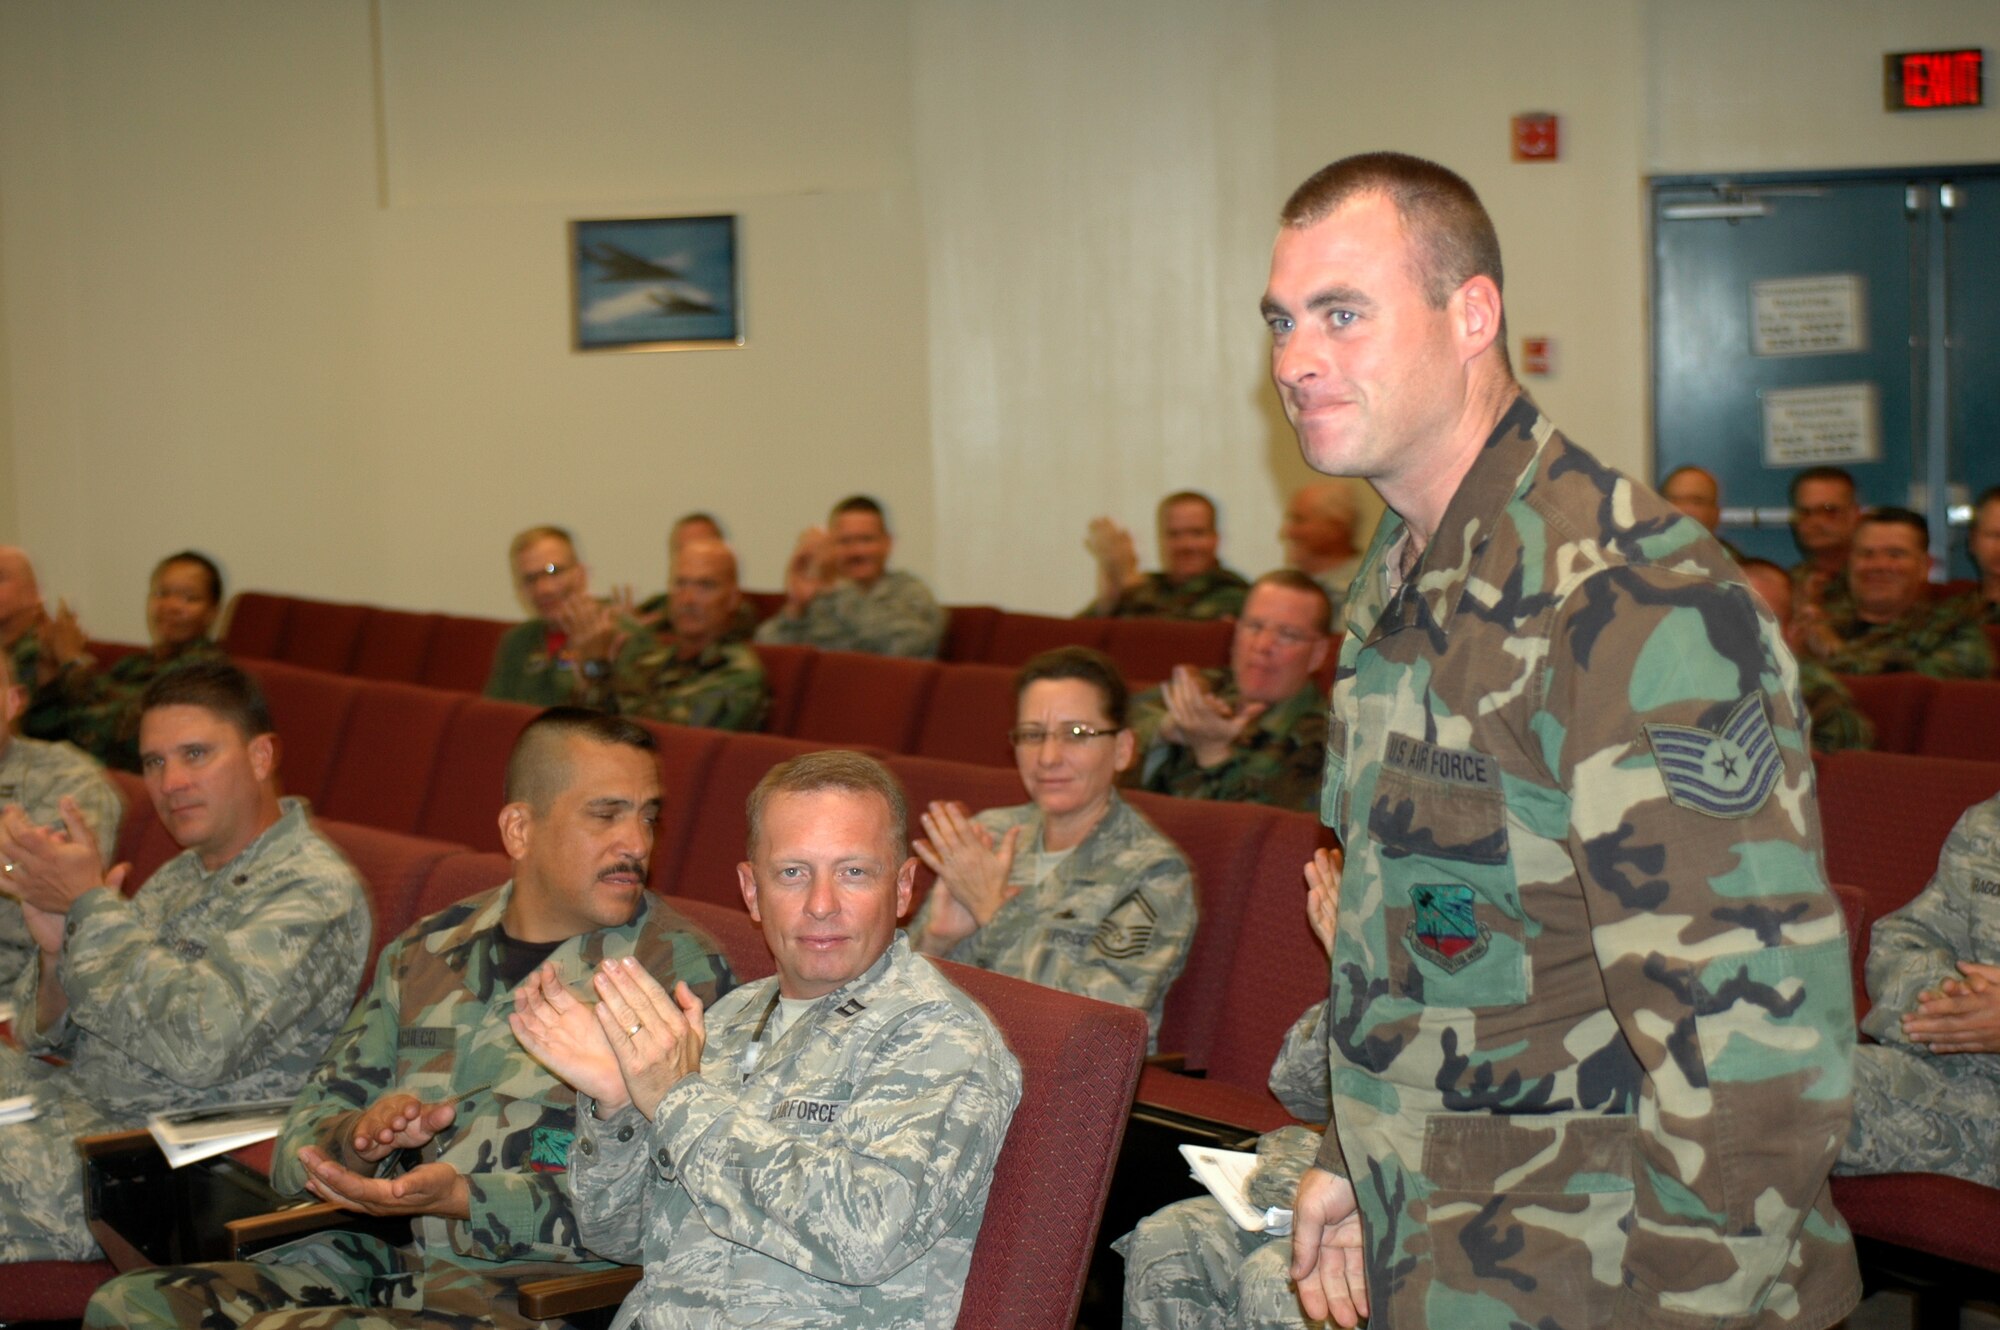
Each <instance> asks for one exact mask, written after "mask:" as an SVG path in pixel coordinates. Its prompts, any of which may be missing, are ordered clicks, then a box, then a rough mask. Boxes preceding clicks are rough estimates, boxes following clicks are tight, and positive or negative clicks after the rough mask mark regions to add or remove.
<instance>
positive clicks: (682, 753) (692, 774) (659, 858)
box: [641, 720, 730, 893]
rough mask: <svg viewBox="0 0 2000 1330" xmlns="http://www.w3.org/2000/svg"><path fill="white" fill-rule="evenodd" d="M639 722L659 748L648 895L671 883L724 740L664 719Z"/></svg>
mask: <svg viewBox="0 0 2000 1330" xmlns="http://www.w3.org/2000/svg"><path fill="white" fill-rule="evenodd" d="M641 724H643V725H644V726H645V727H646V729H647V730H648V731H649V732H650V733H651V734H652V736H653V739H654V741H655V742H656V743H658V744H659V745H660V756H659V762H660V820H659V823H658V825H656V826H655V827H654V829H653V861H652V863H651V864H650V865H649V866H648V874H649V879H648V880H649V882H650V884H651V886H652V888H653V890H654V891H658V892H661V893H664V892H665V891H666V884H667V883H669V882H672V881H674V875H675V873H676V872H677V871H678V869H679V866H680V861H681V856H682V854H683V852H684V849H685V846H686V844H687V839H688V837H689V836H692V835H694V834H695V820H694V819H695V812H696V809H697V808H698V807H699V806H700V804H701V793H702V790H703V789H705V788H706V787H707V785H708V781H709V776H710V774H711V773H712V772H713V771H714V769H715V757H716V754H718V753H720V752H721V751H722V746H723V744H724V743H726V742H727V741H728V740H729V737H730V736H729V735H728V734H726V733H725V732H723V731H721V730H703V729H697V728H695V727H693V726H689V725H669V724H667V723H665V722H664V721H651V720H649V721H642V722H641Z"/></svg>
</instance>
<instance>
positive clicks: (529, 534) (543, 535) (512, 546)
mask: <svg viewBox="0 0 2000 1330" xmlns="http://www.w3.org/2000/svg"><path fill="white" fill-rule="evenodd" d="M538 540H560V541H561V542H562V543H563V544H565V545H567V546H569V552H570V554H571V556H572V557H574V556H575V554H576V538H575V537H573V536H571V535H570V533H569V532H568V531H566V530H564V529H563V528H562V527H559V526H531V527H529V528H528V529H527V530H526V531H523V532H521V533H520V534H519V535H517V536H515V537H514V539H513V540H512V541H510V542H508V545H507V558H508V559H509V561H512V560H514V559H518V558H520V557H521V551H522V550H524V549H526V548H528V546H530V545H532V544H534V543H535V542H536V541H538Z"/></svg>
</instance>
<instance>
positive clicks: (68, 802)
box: [0, 796, 131, 954]
mask: <svg viewBox="0 0 2000 1330" xmlns="http://www.w3.org/2000/svg"><path fill="white" fill-rule="evenodd" d="M60 807H61V809H62V817H63V825H62V827H61V828H60V829H54V828H49V827H43V826H37V825H36V824H35V822H34V821H33V820H32V819H30V818H29V817H28V814H27V813H26V812H25V811H24V810H23V809H22V808H21V807H20V806H19V805H16V804H9V805H7V806H6V807H5V808H0V893H4V894H6V895H8V896H12V897H14V898H15V899H16V900H18V901H20V902H21V914H22V916H23V917H24V918H25V919H26V920H27V923H28V932H29V935H30V936H32V937H33V938H34V939H35V944H36V945H37V946H39V947H40V948H41V949H42V950H43V951H44V952H48V953H51V954H53V953H55V952H58V951H61V950H62V941H63V917H64V916H65V915H67V914H68V913H69V908H70V906H72V905H74V904H76V902H77V900H78V898H80V897H81V896H82V895H83V894H84V893H85V892H88V891H92V890H95V889H96V888H98V887H106V886H108V887H110V888H112V889H113V890H114V891H115V890H117V889H119V888H120V887H122V886H123V885H124V883H125V876H126V874H127V873H129V872H130V871H131V865H130V864H119V865H118V866H117V867H116V868H113V869H112V870H111V871H110V872H109V873H106V872H105V871H104V859H103V856H102V855H100V854H99V853H98V850H97V837H96V835H95V834H94V833H93V832H92V830H91V827H90V823H89V821H88V820H87V819H86V818H85V817H84V815H83V809H82V808H81V807H80V806H79V805H78V804H77V802H76V800H74V799H71V798H69V797H67V796H65V797H64V798H63V800H62V803H61V805H60Z"/></svg>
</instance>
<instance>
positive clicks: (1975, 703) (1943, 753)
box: [1914, 679, 2000, 762]
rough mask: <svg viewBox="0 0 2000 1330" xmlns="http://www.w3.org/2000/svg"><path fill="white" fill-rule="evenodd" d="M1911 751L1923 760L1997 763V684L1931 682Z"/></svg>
mask: <svg viewBox="0 0 2000 1330" xmlns="http://www.w3.org/2000/svg"><path fill="white" fill-rule="evenodd" d="M1914 751H1916V752H1919V753H1922V754H1923V755H1924V756H1925V757H1959V758H1968V759H1970V760H1972V761H1975V762H1995V761H2000V681H1996V680H1993V679H1935V680H1932V681H1931V693H1930V702H1929V705H1927V706H1926V707H1925V708H1924V720H1923V728H1922V730H1921V731H1920V733H1919V735H1918V737H1917V743H1916V747H1915V750H1914Z"/></svg>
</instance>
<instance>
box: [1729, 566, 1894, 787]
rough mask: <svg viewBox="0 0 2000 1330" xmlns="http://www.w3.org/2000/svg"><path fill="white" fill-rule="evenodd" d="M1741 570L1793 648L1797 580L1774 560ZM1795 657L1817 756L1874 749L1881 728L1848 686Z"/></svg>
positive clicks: (1810, 661) (1803, 657) (1813, 662)
mask: <svg viewBox="0 0 2000 1330" xmlns="http://www.w3.org/2000/svg"><path fill="white" fill-rule="evenodd" d="M1737 566H1738V567H1740V568H1741V569H1742V570H1743V580H1744V581H1746V582H1748V583H1749V584H1750V589H1751V590H1752V591H1755V592H1756V593H1757V598H1758V599H1759V600H1761V601H1763V602H1764V604H1765V606H1766V607H1767V608H1768V609H1769V610H1770V611H1771V615H1772V617H1773V618H1775V619H1776V620H1777V621H1778V624H1779V626H1780V627H1782V628H1783V629H1784V630H1785V641H1786V642H1787V644H1790V643H1791V642H1792V641H1793V640H1794V638H1793V631H1792V579H1791V575H1790V574H1789V573H1787V572H1786V571H1785V570H1784V569H1782V568H1780V567H1779V566H1778V565H1777V564H1775V563H1772V562H1771V561H1770V560H1769V559H1754V558H1753V559H1743V560H1741V561H1739V563H1738V565H1737ZM1794 655H1795V656H1796V658H1797V660H1798V666H1799V693H1800V694H1801V695H1802V696H1803V697H1804V699H1805V704H1806V710H1807V711H1808V712H1809V713H1811V715H1812V746H1813V751H1814V752H1816V753H1832V752H1838V751H1839V750H1841V749H1843V748H1873V747H1874V746H1875V723H1874V722H1873V721H1871V720H1869V719H1868V717H1867V715H1866V714H1865V713H1864V712H1863V711H1862V710H1861V708H1860V707H1858V706H1856V705H1855V703H1854V694H1852V693H1850V692H1848V691H1847V685H1846V684H1844V683H1842V682H1841V681H1840V680H1839V679H1838V678H1836V677H1835V676H1834V674H1833V672H1832V671H1831V670H1829V669H1827V667H1826V666H1824V665H1822V664H1820V663H1819V662H1818V661H1817V660H1814V659H1813V658H1812V657H1811V656H1808V655H1803V654H1800V653H1798V652H1797V651H1796V648H1795V649H1794Z"/></svg>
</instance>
